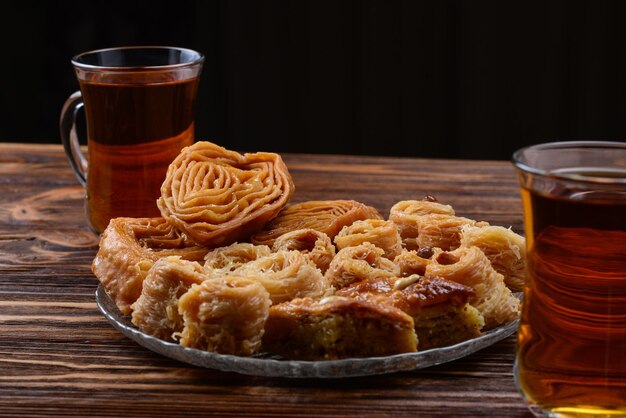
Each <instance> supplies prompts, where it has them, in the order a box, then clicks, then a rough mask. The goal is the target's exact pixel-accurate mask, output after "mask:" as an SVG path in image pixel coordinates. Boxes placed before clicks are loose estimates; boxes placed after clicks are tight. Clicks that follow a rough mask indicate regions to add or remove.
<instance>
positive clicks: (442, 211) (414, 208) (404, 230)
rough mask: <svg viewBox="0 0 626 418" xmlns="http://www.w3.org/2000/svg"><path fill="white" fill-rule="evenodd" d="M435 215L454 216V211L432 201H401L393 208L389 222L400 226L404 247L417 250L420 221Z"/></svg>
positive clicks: (449, 207) (448, 206)
mask: <svg viewBox="0 0 626 418" xmlns="http://www.w3.org/2000/svg"><path fill="white" fill-rule="evenodd" d="M433 214H438V215H450V216H454V209H453V208H452V206H450V205H444V204H441V203H439V202H433V201H430V200H401V201H399V202H397V203H396V204H395V205H393V206H392V207H391V210H390V212H389V220H390V221H392V222H393V223H395V224H396V225H397V226H398V230H399V232H400V236H401V237H402V241H403V244H404V247H405V248H407V249H409V250H417V249H418V248H419V245H418V244H417V243H416V242H415V239H416V238H417V237H418V235H419V223H418V220H419V219H420V218H421V217H422V216H425V215H433Z"/></svg>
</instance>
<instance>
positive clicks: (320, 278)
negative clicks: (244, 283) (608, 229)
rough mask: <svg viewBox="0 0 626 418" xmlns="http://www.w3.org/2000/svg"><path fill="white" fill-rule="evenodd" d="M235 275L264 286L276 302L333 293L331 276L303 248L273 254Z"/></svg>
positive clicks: (248, 264) (245, 267)
mask: <svg viewBox="0 0 626 418" xmlns="http://www.w3.org/2000/svg"><path fill="white" fill-rule="evenodd" d="M234 274H235V275H237V276H242V277H247V278H249V279H251V280H254V281H256V282H258V283H260V284H261V285H263V287H264V288H265V289H266V290H267V291H268V292H269V294H270V298H271V299H272V303H281V302H285V301H288V300H291V299H293V298H298V297H313V298H318V297H322V296H325V295H326V294H327V293H330V292H332V289H331V287H330V284H329V281H328V279H326V278H325V277H324V275H323V274H322V272H321V271H320V270H319V269H318V268H317V267H316V266H315V265H314V264H313V263H312V262H311V261H310V260H309V259H308V258H307V256H306V255H304V254H302V253H300V252H299V251H278V252H276V253H272V254H270V255H268V256H266V257H261V258H259V259H257V260H255V261H251V262H249V263H246V264H244V265H242V266H241V267H240V268H238V269H237V270H235V271H234Z"/></svg>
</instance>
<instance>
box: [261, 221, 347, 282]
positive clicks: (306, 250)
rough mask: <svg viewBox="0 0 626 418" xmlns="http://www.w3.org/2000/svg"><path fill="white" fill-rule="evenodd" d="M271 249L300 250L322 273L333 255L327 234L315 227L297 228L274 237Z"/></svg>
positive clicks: (333, 248)
mask: <svg viewBox="0 0 626 418" xmlns="http://www.w3.org/2000/svg"><path fill="white" fill-rule="evenodd" d="M272 250H273V251H281V250H286V251H300V252H301V253H303V254H304V255H306V256H307V257H308V258H309V259H310V260H311V261H312V262H313V264H315V265H316V266H317V268H318V269H320V271H321V272H322V273H325V272H326V270H328V266H329V265H330V262H331V261H332V260H333V258H334V257H335V246H334V245H333V243H332V242H331V241H330V238H329V237H328V235H326V234H325V233H323V232H320V231H316V230H315V229H310V228H308V229H297V230H295V231H291V232H287V233H286V234H283V235H281V236H279V237H278V238H276V241H274V245H272Z"/></svg>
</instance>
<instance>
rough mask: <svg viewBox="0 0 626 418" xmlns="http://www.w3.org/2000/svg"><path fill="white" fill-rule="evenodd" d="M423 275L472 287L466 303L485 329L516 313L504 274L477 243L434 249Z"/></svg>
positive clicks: (516, 308)
mask: <svg viewBox="0 0 626 418" xmlns="http://www.w3.org/2000/svg"><path fill="white" fill-rule="evenodd" d="M426 277H430V278H434V277H437V278H442V279H446V280H452V281H454V282H457V283H460V284H463V285H465V286H469V287H471V288H472V289H474V292H475V295H474V296H472V297H471V298H470V303H471V304H472V306H474V307H475V308H476V309H478V311H479V312H480V313H481V314H482V315H483V317H484V318H485V329H486V330H488V329H492V328H495V327H497V326H499V325H502V324H506V323H508V322H511V321H513V320H515V319H517V318H518V317H519V313H520V301H519V299H517V298H516V297H515V296H514V295H513V294H512V293H511V290H510V289H509V288H508V287H506V285H505V284H504V277H503V276H502V275H501V274H500V273H498V272H497V271H495V270H494V268H493V267H492V266H491V262H490V261H489V259H488V258H487V256H486V255H485V254H484V253H483V252H482V251H481V250H480V248H478V247H460V248H458V249H456V250H454V251H449V252H446V251H441V250H438V252H437V253H436V254H435V255H433V257H432V262H431V263H429V264H428V266H427V267H426Z"/></svg>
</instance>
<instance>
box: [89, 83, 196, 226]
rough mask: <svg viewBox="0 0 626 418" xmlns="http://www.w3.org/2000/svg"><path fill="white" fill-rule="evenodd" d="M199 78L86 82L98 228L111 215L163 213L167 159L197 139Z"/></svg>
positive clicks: (92, 209) (92, 202) (92, 210)
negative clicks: (136, 82) (144, 82)
mask: <svg viewBox="0 0 626 418" xmlns="http://www.w3.org/2000/svg"><path fill="white" fill-rule="evenodd" d="M197 85H198V80H197V79H190V80H186V81H178V82H169V83H158V84H147V85H132V84H126V85H125V84H101V83H92V82H81V83H80V86H81V91H82V94H83V100H84V102H85V112H86V115H87V126H88V137H89V148H88V150H89V163H90V164H89V168H88V174H87V205H88V214H89V218H90V219H89V220H90V222H91V224H92V225H93V226H94V227H95V228H96V229H97V230H99V231H102V230H104V228H106V226H107V224H108V222H109V220H110V219H111V218H116V217H120V216H127V217H135V218H140V217H151V216H159V210H158V208H157V206H156V200H157V199H158V197H159V195H160V190H159V189H160V187H161V184H162V183H163V180H164V179H165V173H166V171H167V167H168V165H169V164H170V163H171V162H172V160H173V159H174V158H175V157H176V156H177V155H178V153H179V152H180V150H181V149H182V148H183V147H185V146H187V145H191V144H192V143H193V138H194V122H193V120H194V115H193V109H194V101H195V97H196V90H197Z"/></svg>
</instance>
